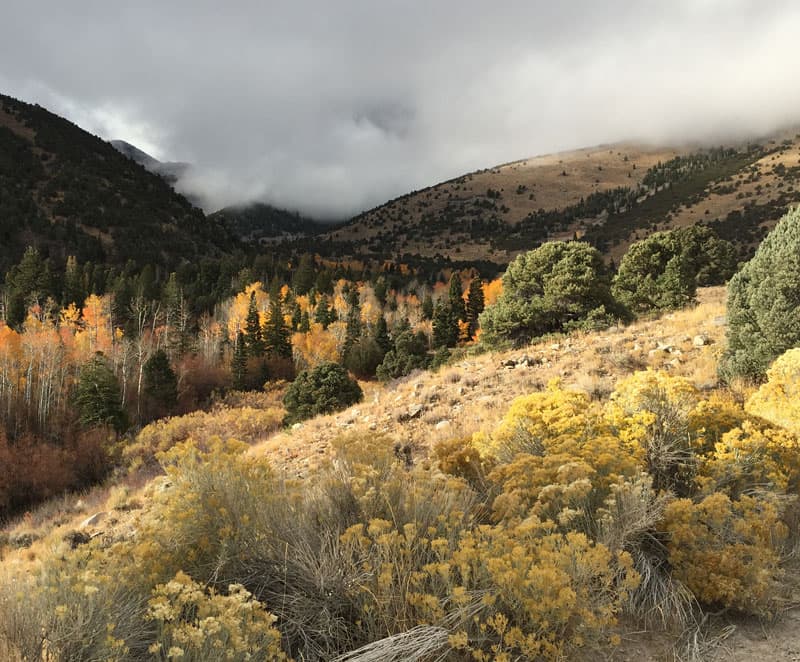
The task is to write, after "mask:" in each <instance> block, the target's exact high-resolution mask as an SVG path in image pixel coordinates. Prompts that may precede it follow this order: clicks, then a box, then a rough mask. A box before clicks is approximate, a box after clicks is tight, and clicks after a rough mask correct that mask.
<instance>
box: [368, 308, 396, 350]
mask: <svg viewBox="0 0 800 662" xmlns="http://www.w3.org/2000/svg"><path fill="white" fill-rule="evenodd" d="M372 337H373V338H374V339H375V342H376V343H378V347H380V348H381V350H383V353H384V354H385V353H386V352H388V351H389V350H390V349H391V348H392V341H391V339H390V338H389V327H388V326H387V324H386V318H385V317H384V316H383V315H379V316H378V321H377V322H376V323H375V331H374V332H373V336H372Z"/></svg>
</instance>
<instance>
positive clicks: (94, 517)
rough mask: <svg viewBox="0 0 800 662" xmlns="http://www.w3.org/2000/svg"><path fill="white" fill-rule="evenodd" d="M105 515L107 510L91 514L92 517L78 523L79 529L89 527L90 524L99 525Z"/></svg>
mask: <svg viewBox="0 0 800 662" xmlns="http://www.w3.org/2000/svg"><path fill="white" fill-rule="evenodd" d="M105 516H106V513H105V511H101V512H99V513H95V514H94V515H91V516H90V517H87V518H86V519H85V520H83V521H82V522H81V523H80V524H78V528H79V529H87V528H89V527H90V526H97V524H98V522H100V520H102V519H103V518H104V517H105Z"/></svg>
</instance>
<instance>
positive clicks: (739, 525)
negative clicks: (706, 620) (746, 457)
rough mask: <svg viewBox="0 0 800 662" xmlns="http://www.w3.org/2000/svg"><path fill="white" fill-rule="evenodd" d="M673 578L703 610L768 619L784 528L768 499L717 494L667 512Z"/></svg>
mask: <svg viewBox="0 0 800 662" xmlns="http://www.w3.org/2000/svg"><path fill="white" fill-rule="evenodd" d="M664 526H665V530H666V532H667V534H668V535H669V538H668V543H667V547H668V549H669V560H670V563H671V564H672V568H673V573H674V575H675V577H676V578H677V579H679V580H680V581H682V582H684V583H685V584H686V586H687V587H688V588H689V589H690V590H691V591H692V592H693V593H694V595H695V596H696V597H697V599H698V600H699V601H700V602H701V603H702V604H704V605H709V606H715V607H719V606H721V607H734V608H736V609H740V610H742V611H747V612H752V613H756V614H764V613H767V612H769V611H770V610H771V609H772V608H773V607H774V600H775V598H776V597H777V594H778V588H779V585H778V583H777V581H778V579H779V578H780V574H781V572H780V568H779V561H780V544H781V541H782V540H783V539H785V538H786V534H787V531H786V527H785V526H784V525H783V524H781V523H780V521H779V518H778V510H777V508H776V507H775V505H774V504H773V503H771V502H770V501H767V500H765V499H757V498H753V497H748V496H744V495H743V496H741V497H739V499H738V500H736V501H732V500H731V499H730V498H729V497H728V496H727V495H725V494H722V493H715V494H711V495H709V496H707V497H705V498H704V499H703V500H702V501H700V502H699V503H694V502H692V501H691V500H690V499H677V500H675V501H673V502H672V503H670V504H669V505H668V506H667V507H666V509H665V512H664Z"/></svg>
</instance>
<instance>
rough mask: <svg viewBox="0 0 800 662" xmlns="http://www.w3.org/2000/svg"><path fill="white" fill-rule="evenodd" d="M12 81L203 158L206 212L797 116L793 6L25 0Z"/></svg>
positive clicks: (11, 61)
mask: <svg viewBox="0 0 800 662" xmlns="http://www.w3.org/2000/svg"><path fill="white" fill-rule="evenodd" d="M3 14H4V19H3V21H2V22H0V62H2V65H0V90H2V91H4V92H6V93H8V94H11V95H14V96H17V97H19V98H22V99H25V100H27V101H31V102H37V103H40V104H42V105H44V106H46V107H48V108H50V109H51V110H53V111H54V112H57V113H59V114H62V115H64V116H66V117H68V118H69V119H71V120H72V121H74V122H76V123H78V124H79V125H81V126H83V127H84V128H86V129H88V130H90V131H92V132H94V133H97V134H98V135H101V136H103V137H105V138H107V139H120V140H125V141H128V142H130V143H132V144H133V145H135V146H136V147H138V148H140V149H142V150H144V151H145V152H147V153H149V154H151V155H152V156H153V157H155V158H157V159H159V160H161V161H186V162H190V163H192V164H193V167H192V168H191V169H189V170H187V171H186V175H185V176H184V177H183V178H182V179H181V181H180V182H179V183H178V187H179V188H180V189H182V190H185V191H188V192H191V193H195V194H198V195H200V196H201V198H200V199H202V200H203V202H204V206H205V207H206V209H207V210H209V211H210V210H213V209H217V208H219V207H222V206H224V205H228V204H233V203H238V202H243V201H246V200H259V201H264V202H269V203H272V204H275V205H277V206H280V207H286V208H292V209H298V210H300V211H302V212H303V213H305V214H309V215H313V216H316V217H318V218H341V217H345V216H348V215H351V214H353V213H355V212H358V211H360V210H363V209H365V208H368V207H371V206H373V205H376V204H379V203H381V202H383V201H384V200H386V199H388V198H390V197H393V196H396V195H398V194H402V193H404V192H407V191H409V190H411V189H415V188H420V187H423V186H426V185H429V184H432V183H434V182H437V181H440V180H442V179H446V178H448V177H452V176H456V175H459V174H461V173H463V172H466V171H469V170H474V169H476V168H483V167H487V166H489V165H492V164H495V163H499V162H504V161H509V160H512V159H516V158H524V157H527V156H531V155H534V154H538V153H544V152H551V151H555V150H561V149H568V148H572V147H578V146H584V145H592V144H597V143H603V142H611V141H615V140H621V139H635V140H648V141H688V140H691V141H703V142H714V141H718V140H722V139H726V138H730V137H733V136H747V135H753V134H761V133H764V132H767V131H770V130H774V129H776V128H779V127H783V126H786V125H790V124H794V123H797V122H798V121H800V86H798V85H797V84H796V81H795V74H794V71H793V69H794V64H795V61H796V52H795V50H796V49H795V43H796V35H797V34H798V31H799V29H800V6H798V5H797V3H794V2H790V1H788V0H786V1H785V0H774V1H768V0H766V1H765V0H762V1H752V2H748V1H745V0H725V1H723V0H676V1H675V2H671V3H663V2H650V1H644V2H633V1H628V2H623V1H620V0H616V1H615V0H611V1H610V2H606V3H596V2H590V1H589V0H576V1H573V2H569V3H554V2H535V1H531V0H528V1H527V2H522V1H520V2H506V3H499V4H498V3H485V2H477V1H476V0H460V1H458V2H455V1H452V0H442V1H440V2H435V3H429V2H407V1H406V2H403V1H400V0H387V1H385V2H369V1H368V0H363V1H357V0H342V1H341V2H335V3H333V2H325V1H322V0H317V1H311V0H305V1H295V2H271V3H263V2H235V3H231V4H226V5H221V4H219V3H213V2H209V1H195V2H189V1H188V0H175V1H174V2H169V3H163V2H153V1H151V0H143V1H142V2H138V3H132V4H129V6H125V7H123V6H121V5H119V4H118V3H107V2H99V1H96V2H94V1H92V2H90V1H88V0H76V2H71V3H63V2H55V0H50V1H43V0H31V1H30V2H26V3H17V4H16V5H14V6H13V8H10V7H9V8H7V9H6V10H5V11H4V12H3Z"/></svg>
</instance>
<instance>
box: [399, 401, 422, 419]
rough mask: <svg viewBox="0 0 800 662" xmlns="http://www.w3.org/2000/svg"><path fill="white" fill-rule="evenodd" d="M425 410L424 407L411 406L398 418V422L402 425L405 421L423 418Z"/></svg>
mask: <svg viewBox="0 0 800 662" xmlns="http://www.w3.org/2000/svg"><path fill="white" fill-rule="evenodd" d="M423 409H424V407H423V406H422V405H411V406H410V407H409V408H408V410H406V411H405V412H403V413H402V414H400V415H399V416H398V417H397V420H398V421H400V422H401V423H402V422H403V421H411V420H413V419H415V418H419V417H420V416H422V411H423Z"/></svg>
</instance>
